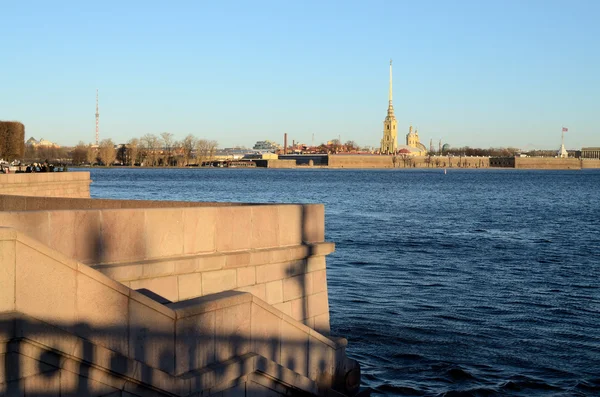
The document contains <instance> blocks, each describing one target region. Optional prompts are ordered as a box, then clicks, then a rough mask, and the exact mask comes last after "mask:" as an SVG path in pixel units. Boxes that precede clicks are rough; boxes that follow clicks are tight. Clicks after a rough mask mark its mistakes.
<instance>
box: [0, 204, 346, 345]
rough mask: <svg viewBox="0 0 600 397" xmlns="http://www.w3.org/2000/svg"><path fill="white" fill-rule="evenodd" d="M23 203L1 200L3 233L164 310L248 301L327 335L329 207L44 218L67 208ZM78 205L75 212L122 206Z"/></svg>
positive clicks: (64, 213)
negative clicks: (188, 303)
mask: <svg viewBox="0 0 600 397" xmlns="http://www.w3.org/2000/svg"><path fill="white" fill-rule="evenodd" d="M16 198H17V197H11V196H4V197H2V196H0V204H3V207H4V212H0V226H4V227H11V228H14V229H16V230H18V231H20V232H22V233H24V234H26V235H28V236H31V237H32V238H35V239H36V240H38V241H40V242H41V243H43V244H45V245H47V246H48V247H50V248H51V249H54V250H56V251H58V252H60V253H62V254H64V255H66V256H67V257H70V258H73V259H74V260H77V261H79V262H81V263H84V264H87V265H89V266H92V267H93V268H95V269H96V270H98V271H100V272H101V273H103V274H105V275H107V276H109V277H110V278H112V279H114V280H116V281H119V282H121V283H122V284H124V285H125V286H128V287H131V288H132V289H136V290H137V289H145V290H148V291H152V293H154V294H156V295H157V296H160V299H163V300H164V301H165V302H166V301H169V302H177V301H180V300H185V299H191V298H195V297H199V296H204V295H207V294H212V293H217V292H222V291H227V290H239V291H246V292H250V293H252V294H254V295H255V296H257V297H259V298H261V299H263V300H265V301H266V302H267V303H269V304H272V305H274V307H276V308H278V309H279V310H281V311H282V312H283V313H285V314H287V315H289V316H291V317H293V318H294V319H295V320H297V321H300V322H302V323H304V324H306V325H308V326H310V327H311V328H314V329H316V330H318V331H319V332H321V333H323V334H329V331H330V325H329V304H328V293H327V275H326V263H325V255H328V254H329V253H331V252H333V249H334V246H333V244H331V243H326V242H325V241H324V239H325V231H324V224H325V214H324V207H323V205H317V204H311V205H292V204H284V205H239V204H237V205H216V206H212V205H206V204H204V205H203V206H197V207H191V206H190V207H184V206H181V207H176V208H172V207H171V206H174V205H177V203H176V202H167V203H166V204H167V205H168V206H169V207H171V208H125V209H110V208H104V209H102V208H101V209H72V210H63V209H45V210H40V209H39V207H38V205H37V204H46V208H48V207H51V206H52V205H51V204H53V203H54V204H58V203H60V201H61V200H64V199H60V198H56V199H52V198H46V199H44V198H39V199H29V198H27V200H26V201H25V204H26V206H27V205H28V204H29V207H30V208H35V209H36V210H33V211H28V210H15V208H16V206H18V205H19V200H14V199H16ZM71 201H74V203H75V204H77V205H74V207H77V206H80V207H84V206H86V205H89V206H92V205H96V206H98V204H102V203H104V204H106V205H112V204H114V203H118V202H119V201H118V200H105V201H103V202H102V201H100V202H99V203H98V202H97V201H96V200H94V199H71ZM67 204H68V203H67ZM122 204H124V205H127V204H130V205H132V204H136V205H143V204H144V202H143V201H135V200H131V201H124V202H122ZM181 204H185V205H191V204H194V203H181ZM196 204H201V203H196ZM155 205H160V202H156V203H155ZM40 206H41V205H40ZM36 207H38V208H36Z"/></svg>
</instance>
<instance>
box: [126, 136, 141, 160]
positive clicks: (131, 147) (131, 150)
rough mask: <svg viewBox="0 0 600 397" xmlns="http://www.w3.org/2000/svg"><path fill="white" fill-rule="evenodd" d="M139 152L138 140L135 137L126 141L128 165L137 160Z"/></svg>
mask: <svg viewBox="0 0 600 397" xmlns="http://www.w3.org/2000/svg"><path fill="white" fill-rule="evenodd" d="M139 153H140V140H139V139H137V138H131V139H130V140H129V142H128V143H127V157H128V158H129V165H131V166H134V165H135V163H136V162H137V160H138V155H139Z"/></svg>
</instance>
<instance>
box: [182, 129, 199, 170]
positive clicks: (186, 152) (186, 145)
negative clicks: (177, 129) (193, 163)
mask: <svg viewBox="0 0 600 397" xmlns="http://www.w3.org/2000/svg"><path fill="white" fill-rule="evenodd" d="M196 141H197V139H196V138H195V137H194V136H193V135H192V134H189V135H188V136H186V137H185V138H183V141H181V151H182V154H183V162H184V164H185V165H188V164H189V163H190V158H191V157H192V152H193V151H194V148H195V147H196Z"/></svg>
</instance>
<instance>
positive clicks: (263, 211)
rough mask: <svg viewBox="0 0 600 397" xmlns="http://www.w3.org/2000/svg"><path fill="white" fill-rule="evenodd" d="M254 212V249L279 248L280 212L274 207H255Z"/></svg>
mask: <svg viewBox="0 0 600 397" xmlns="http://www.w3.org/2000/svg"><path fill="white" fill-rule="evenodd" d="M251 212H252V215H251V216H252V241H251V243H250V244H251V247H252V248H268V247H277V246H278V245H279V228H280V222H279V210H278V208H277V207H276V206H273V205H261V206H255V207H252V209H251Z"/></svg>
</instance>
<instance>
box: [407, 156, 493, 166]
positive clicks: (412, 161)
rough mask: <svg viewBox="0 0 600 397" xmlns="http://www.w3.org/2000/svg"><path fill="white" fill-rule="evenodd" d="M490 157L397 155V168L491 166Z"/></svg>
mask: <svg viewBox="0 0 600 397" xmlns="http://www.w3.org/2000/svg"><path fill="white" fill-rule="evenodd" d="M489 166H490V159H489V157H467V156H465V157H461V156H450V157H448V156H415V157H402V156H397V159H396V167H397V168H489Z"/></svg>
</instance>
